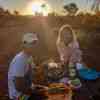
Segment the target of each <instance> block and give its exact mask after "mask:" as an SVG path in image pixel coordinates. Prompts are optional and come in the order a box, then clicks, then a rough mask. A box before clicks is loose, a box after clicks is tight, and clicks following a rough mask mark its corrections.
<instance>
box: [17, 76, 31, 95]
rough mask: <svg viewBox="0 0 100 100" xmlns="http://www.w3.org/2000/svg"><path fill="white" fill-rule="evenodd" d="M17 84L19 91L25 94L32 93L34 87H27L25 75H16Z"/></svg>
mask: <svg viewBox="0 0 100 100" xmlns="http://www.w3.org/2000/svg"><path fill="white" fill-rule="evenodd" d="M15 86H16V89H17V91H20V92H22V93H24V94H31V93H32V89H31V88H30V87H27V85H26V81H25V79H24V78H23V77H16V78H15Z"/></svg>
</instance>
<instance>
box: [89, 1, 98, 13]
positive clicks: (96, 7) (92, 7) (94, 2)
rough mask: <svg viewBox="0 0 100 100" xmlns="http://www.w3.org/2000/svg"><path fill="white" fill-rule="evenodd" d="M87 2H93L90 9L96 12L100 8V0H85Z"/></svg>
mask: <svg viewBox="0 0 100 100" xmlns="http://www.w3.org/2000/svg"><path fill="white" fill-rule="evenodd" d="M87 2H88V3H90V2H93V3H92V6H91V10H92V11H95V12H98V11H99V10H100V0H87Z"/></svg>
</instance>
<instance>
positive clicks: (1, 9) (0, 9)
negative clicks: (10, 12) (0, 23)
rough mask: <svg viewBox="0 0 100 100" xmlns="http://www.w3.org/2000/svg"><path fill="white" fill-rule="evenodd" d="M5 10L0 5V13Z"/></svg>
mask: <svg viewBox="0 0 100 100" xmlns="http://www.w3.org/2000/svg"><path fill="white" fill-rule="evenodd" d="M4 13H5V11H4V9H3V8H2V7H0V15H4Z"/></svg>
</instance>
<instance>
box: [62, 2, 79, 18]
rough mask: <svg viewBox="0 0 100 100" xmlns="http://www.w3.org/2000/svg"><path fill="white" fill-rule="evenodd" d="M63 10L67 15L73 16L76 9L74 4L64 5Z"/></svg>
mask: <svg viewBox="0 0 100 100" xmlns="http://www.w3.org/2000/svg"><path fill="white" fill-rule="evenodd" d="M64 9H65V10H66V11H67V12H68V14H69V15H71V16H73V15H75V14H76V13H77V11H78V7H77V5H76V4H75V3H70V4H68V5H64Z"/></svg>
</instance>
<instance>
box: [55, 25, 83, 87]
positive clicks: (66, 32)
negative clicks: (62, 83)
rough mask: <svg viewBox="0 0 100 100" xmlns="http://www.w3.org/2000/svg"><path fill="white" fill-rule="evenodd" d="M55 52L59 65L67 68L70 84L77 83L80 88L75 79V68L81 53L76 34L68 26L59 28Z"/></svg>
mask: <svg viewBox="0 0 100 100" xmlns="http://www.w3.org/2000/svg"><path fill="white" fill-rule="evenodd" d="M57 50H58V53H59V55H60V60H61V63H62V64H63V65H66V66H68V73H69V75H68V76H69V78H70V80H71V81H70V82H71V83H73V82H74V84H76V83H78V86H80V80H79V79H78V78H76V76H77V75H76V66H77V65H79V63H81V55H82V53H81V51H80V48H79V43H78V41H77V38H76V34H75V32H74V30H73V29H72V27H71V26H70V25H63V26H62V27H61V28H60V30H59V35H58V39H57ZM79 67H80V66H77V68H79ZM72 80H73V82H72Z"/></svg>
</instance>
